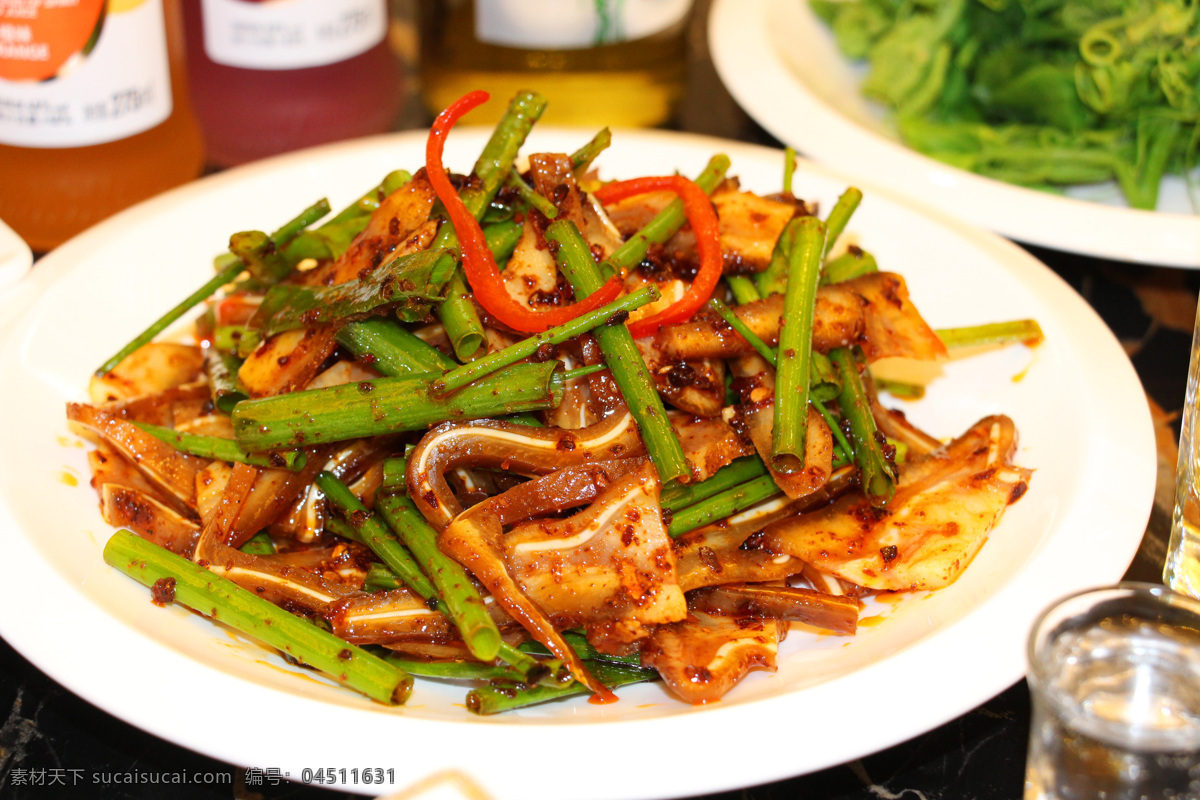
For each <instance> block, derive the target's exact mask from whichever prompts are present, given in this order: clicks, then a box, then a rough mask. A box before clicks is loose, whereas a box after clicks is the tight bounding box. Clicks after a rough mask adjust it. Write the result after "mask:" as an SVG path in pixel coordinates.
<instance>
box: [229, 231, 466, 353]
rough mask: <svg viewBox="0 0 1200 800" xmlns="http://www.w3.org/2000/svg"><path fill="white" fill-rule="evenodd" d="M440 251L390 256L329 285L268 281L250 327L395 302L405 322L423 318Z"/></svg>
mask: <svg viewBox="0 0 1200 800" xmlns="http://www.w3.org/2000/svg"><path fill="white" fill-rule="evenodd" d="M441 255H442V251H441V250H422V251H420V252H417V253H409V254H408V255H403V256H399V257H397V258H393V259H392V260H391V261H389V262H387V263H386V264H384V265H382V266H380V267H379V268H378V269H376V270H373V271H372V272H371V274H370V275H368V276H367V277H365V278H361V279H358V280H352V281H347V282H345V283H339V284H335V285H333V286H298V285H292V284H280V285H278V286H272V287H271V289H270V291H268V292H267V294H266V296H265V297H264V298H263V301H262V304H261V305H260V306H259V307H258V310H257V311H256V312H254V317H253V318H252V319H251V320H250V327H252V328H258V329H261V331H262V333H263V335H264V336H271V335H274V334H276V333H279V332H281V331H286V330H290V329H292V328H303V327H309V326H312V325H320V324H322V323H327V322H337V321H341V320H345V319H349V318H352V317H355V316H361V315H366V314H370V313H372V312H374V311H375V310H376V309H378V308H380V307H381V306H386V305H395V306H396V309H395V313H396V316H397V317H399V318H400V319H402V320H404V321H405V322H413V321H416V320H419V319H421V318H423V317H424V316H425V315H426V313H427V312H428V311H429V308H430V302H431V301H433V300H436V299H438V298H439V297H440V296H441V295H440V292H439V288H438V287H439V285H440V283H439V282H438V281H436V280H435V276H434V275H433V269H434V265H435V264H436V263H437V260H438V258H439V257H440V256H441Z"/></svg>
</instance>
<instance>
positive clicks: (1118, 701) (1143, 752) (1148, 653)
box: [1025, 583, 1200, 800]
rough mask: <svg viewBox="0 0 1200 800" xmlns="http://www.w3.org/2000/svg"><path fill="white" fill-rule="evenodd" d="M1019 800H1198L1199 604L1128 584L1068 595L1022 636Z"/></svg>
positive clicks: (1149, 586)
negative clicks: (1025, 729) (1026, 727)
mask: <svg viewBox="0 0 1200 800" xmlns="http://www.w3.org/2000/svg"><path fill="white" fill-rule="evenodd" d="M1028 656H1029V673H1028V679H1029V690H1030V694H1031V696H1032V699H1033V721H1032V724H1031V730H1030V738H1029V755H1028V760H1027V763H1026V780H1025V800H1084V798H1088V800H1197V799H1198V798H1200V601H1197V600H1195V599H1193V598H1190V597H1185V596H1184V595H1181V594H1178V593H1176V592H1173V591H1171V590H1170V589H1167V588H1166V587H1163V586H1157V585H1152V584H1136V583H1127V584H1120V585H1118V586H1115V587H1108V588H1103V589H1093V590H1088V591H1085V592H1081V593H1078V594H1074V595H1071V596H1069V597H1066V598H1064V599H1063V600H1061V601H1060V602H1058V603H1056V604H1055V605H1054V606H1052V607H1051V608H1049V609H1047V610H1046V611H1045V612H1043V613H1042V615H1041V616H1040V617H1039V619H1038V621H1037V622H1036V623H1035V625H1034V628H1033V632H1032V634H1031V635H1030V639H1029V652H1028Z"/></svg>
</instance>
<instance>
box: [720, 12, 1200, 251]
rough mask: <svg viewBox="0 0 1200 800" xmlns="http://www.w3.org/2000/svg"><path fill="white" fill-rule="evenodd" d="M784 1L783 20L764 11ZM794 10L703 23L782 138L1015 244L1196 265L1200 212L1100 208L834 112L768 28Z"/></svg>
mask: <svg viewBox="0 0 1200 800" xmlns="http://www.w3.org/2000/svg"><path fill="white" fill-rule="evenodd" d="M792 4H794V7H793V5H792ZM784 6H786V8H785V9H784V11H783V14H782V16H779V15H777V16H770V15H772V13H773V12H776V11H777V10H778V9H780V8H781V7H784ZM799 13H811V11H810V10H809V8H808V3H807V0H753V2H750V3H738V2H735V0H713V5H712V9H711V12H710V15H709V20H708V28H707V33H708V48H709V52H710V54H711V56H712V61H713V64H714V66H715V67H716V70H717V74H718V76H719V77H720V79H721V82H722V83H723V84H724V86H725V88H726V89H727V90H728V91H729V93H730V94H731V95H732V96H733V98H734V100H735V101H736V102H737V103H738V105H739V106H740V107H741V108H742V110H743V111H745V112H746V113H747V114H748V115H749V116H750V117H751V118H752V119H754V121H755V122H757V123H758V124H759V125H761V126H762V127H763V128H764V129H765V130H767V131H768V132H769V133H770V134H771V135H772V136H774V137H776V138H777V139H779V140H780V141H781V142H784V143H786V144H790V145H791V146H793V147H795V148H796V149H797V150H798V151H799V152H801V153H803V154H805V155H807V156H808V157H809V158H812V159H813V160H816V161H818V162H819V163H824V164H827V165H828V166H830V167H831V168H833V169H835V170H837V171H838V172H840V173H842V174H845V175H846V176H847V177H849V178H852V179H854V180H856V181H858V182H859V183H860V184H864V185H869V186H871V187H872V188H873V190H884V191H886V192H888V193H890V194H892V195H893V196H900V197H906V198H908V199H909V200H910V201H915V202H920V203H923V204H925V205H926V206H930V207H932V208H935V209H936V210H938V211H940V212H942V213H944V214H947V215H950V216H953V217H956V218H959V219H963V220H965V221H966V222H968V223H969V224H974V225H978V226H980V227H983V228H985V229H989V230H994V231H995V232H997V233H999V234H1001V235H1003V236H1006V237H1009V238H1011V239H1014V240H1016V241H1020V242H1025V243H1026V244H1030V245H1034V246H1038V247H1046V248H1049V249H1053V250H1060V251H1063V252H1068V253H1076V254H1080V255H1088V256H1093V257H1097V258H1104V259H1109V260H1115V261H1123V262H1130V263H1137V264H1144V265H1149V266H1167V267H1179V268H1183V269H1200V214H1195V215H1190V214H1180V213H1169V212H1155V211H1145V210H1139V209H1129V208H1119V207H1115V206H1106V205H1103V204H1098V203H1091V202H1088V201H1085V200H1079V199H1074V198H1070V197H1060V196H1056V195H1052V194H1047V193H1044V192H1039V191H1036V190H1034V189H1028V188H1024V187H1020V186H1016V185H1012V184H1007V183H1004V182H1002V181H998V180H994V179H991V178H985V177H983V176H981V175H976V174H974V173H971V172H968V171H966V170H962V169H959V168H957V167H952V166H949V165H947V164H943V163H941V162H939V161H937V160H935V159H933V158H930V157H928V156H925V155H923V154H921V153H918V152H916V151H914V150H911V149H909V148H907V147H905V146H904V145H902V144H900V143H898V142H895V141H892V140H890V139H888V138H886V137H884V136H881V135H879V134H878V133H876V132H875V131H871V130H869V129H867V128H866V127H864V126H863V125H860V124H859V123H857V122H855V121H853V120H851V119H849V118H848V117H846V116H845V115H843V114H841V113H840V112H839V111H838V110H837V109H834V108H832V107H831V106H830V105H829V104H828V103H826V102H825V101H824V100H823V99H822V98H820V97H818V96H817V95H816V93H815V92H812V91H810V90H809V89H808V88H807V86H806V85H805V84H804V83H803V81H801V80H799V79H797V78H795V77H794V76H793V72H792V70H791V68H790V66H789V65H788V64H787V63H786V61H785V60H784V59H783V57H782V56H781V55H780V54H779V53H778V51H777V48H776V45H775V41H776V37H777V36H779V35H781V34H779V33H778V31H776V32H773V33H772V32H768V30H767V28H768V23H769V22H771V21H772V20H774V22H775V23H777V22H779V21H780V20H781V19H782V20H783V22H784V24H787V18H788V17H787V15H789V14H799ZM772 78H774V80H772ZM850 154H853V155H850ZM913 187H919V188H916V189H914V188H913Z"/></svg>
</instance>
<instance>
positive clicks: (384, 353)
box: [337, 317, 458, 376]
mask: <svg viewBox="0 0 1200 800" xmlns="http://www.w3.org/2000/svg"><path fill="white" fill-rule="evenodd" d="M337 341H338V344H340V345H342V346H343V347H345V348H346V349H347V350H349V351H350V352H351V353H352V354H353V355H354V357H355V358H356V359H358V360H359V361H363V362H365V363H368V364H370V365H371V366H372V367H374V368H375V369H377V370H379V371H380V372H381V373H383V374H384V375H387V376H396V375H409V374H419V373H423V372H438V371H439V370H447V369H453V368H454V367H456V366H458V364H457V362H455V361H454V359H452V358H450V356H448V355H446V354H445V353H443V352H442V351H441V350H438V349H437V348H436V347H434V346H433V345H431V344H428V343H427V342H425V341H424V340H423V339H421V338H420V337H418V336H417V335H416V334H415V333H413V332H412V331H410V330H408V329H407V328H405V327H404V326H403V325H401V324H400V323H399V322H397V321H396V320H394V319H389V318H387V317H371V318H369V319H364V320H360V321H357V322H348V323H346V324H345V325H343V326H342V327H341V328H339V329H338V332H337Z"/></svg>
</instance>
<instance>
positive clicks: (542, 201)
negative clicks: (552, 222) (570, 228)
mask: <svg viewBox="0 0 1200 800" xmlns="http://www.w3.org/2000/svg"><path fill="white" fill-rule="evenodd" d="M507 185H508V186H510V187H512V188H513V189H516V190H517V196H518V197H520V198H521V200H522V201H523V202H524V203H525V204H526V205H528V206H529V207H531V208H536V209H537V210H538V211H540V212H542V214H543V215H545V217H546V219H556V218H557V217H558V209H557V208H556V207H555V205H554V203H552V202H550V201H549V200H548V199H546V198H545V197H542V196H541V195H540V194H538V193H537V192H535V191H534V190H533V187H531V186H530V185H529V184H528V183H526V182H525V179H524V178H522V177H521V173H520V172H518V171H517V168H516V167H512V168H511V169H510V170H509V172H508V182H507Z"/></svg>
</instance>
